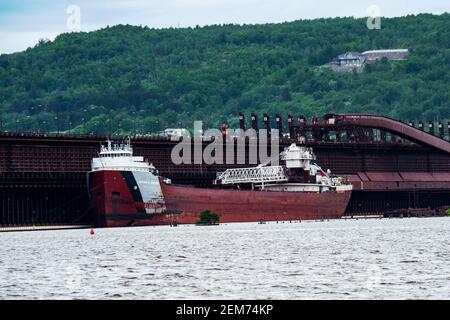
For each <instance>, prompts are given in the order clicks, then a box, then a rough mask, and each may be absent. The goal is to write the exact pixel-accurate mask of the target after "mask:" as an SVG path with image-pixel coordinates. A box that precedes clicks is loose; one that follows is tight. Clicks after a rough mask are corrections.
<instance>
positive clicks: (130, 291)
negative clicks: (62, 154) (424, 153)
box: [0, 218, 450, 299]
mask: <svg viewBox="0 0 450 320" xmlns="http://www.w3.org/2000/svg"><path fill="white" fill-rule="evenodd" d="M449 232H450V219H449V218H430V219H413V218H411V219H398V220H396V219H382V220H358V221H325V222H310V223H292V224H289V223H278V224H276V223H267V224H264V225H259V224H257V223H249V224H226V225H220V226H218V227H214V228H209V227H208V228H206V227H205V228H203V227H196V226H179V227H177V228H170V227H157V228H155V227H148V228H147V227H145V228H123V229H99V230H97V231H96V233H95V235H94V236H91V235H89V231H88V230H66V231H46V232H30V233H22V232H20V233H1V234H0V241H1V242H2V249H0V250H3V252H0V257H1V260H0V287H1V288H3V290H1V291H0V299H24V298H26V299H312V298H314V299H371V298H377V299H379V298H386V299H417V298H419V299H420V298H422V299H434V298H437V299H449V298H450V277H449V276H448V274H449V273H450V265H449V264H448V260H449V258H450V252H449V251H448V247H449V245H450V237H448V234H449Z"/></svg>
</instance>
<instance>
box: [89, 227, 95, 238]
mask: <svg viewBox="0 0 450 320" xmlns="http://www.w3.org/2000/svg"><path fill="white" fill-rule="evenodd" d="M94 233H95V232H94V228H91V232H90V234H91V235H92V236H93V235H94Z"/></svg>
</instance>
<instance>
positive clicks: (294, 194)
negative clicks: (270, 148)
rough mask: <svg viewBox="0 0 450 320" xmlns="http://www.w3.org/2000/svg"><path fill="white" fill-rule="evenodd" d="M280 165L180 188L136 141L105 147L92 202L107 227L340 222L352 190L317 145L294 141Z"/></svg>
mask: <svg viewBox="0 0 450 320" xmlns="http://www.w3.org/2000/svg"><path fill="white" fill-rule="evenodd" d="M280 159H281V163H280V165H268V164H261V165H258V166H257V167H253V168H235V169H228V170H226V171H224V172H221V173H218V174H217V178H216V180H215V181H214V185H215V186H214V187H213V188H195V187H191V186H187V185H175V184H172V183H171V181H170V180H169V179H164V178H163V177H160V176H159V175H158V173H157V171H156V169H155V168H154V167H153V166H152V165H151V164H150V163H149V162H148V161H146V160H144V158H143V157H136V156H133V149H132V147H131V144H130V140H127V141H126V142H122V143H116V144H112V142H111V141H108V142H107V145H106V146H102V147H101V150H100V153H99V156H98V157H96V158H93V159H92V171H90V172H89V173H88V186H89V191H90V197H91V204H92V208H93V211H94V215H95V217H96V225H97V226H99V227H126V226H147V225H169V224H171V225H172V224H195V223H197V221H198V218H199V215H200V214H201V213H202V212H203V211H206V210H209V211H211V212H214V213H217V214H219V216H220V222H225V223H227V222H261V221H264V222H265V221H292V220H294V221H298V220H317V219H336V218H340V217H341V216H342V215H343V213H344V211H345V209H346V207H347V204H348V202H349V200H350V196H351V192H352V185H351V184H349V183H346V182H345V181H344V179H343V178H341V177H333V176H331V174H330V172H329V171H327V172H325V171H324V170H322V169H321V168H320V166H319V165H318V164H317V163H316V157H315V155H314V153H313V151H312V149H311V148H306V147H299V146H297V145H295V144H292V145H291V146H289V147H288V148H286V149H285V150H284V151H283V152H282V153H281V154H280Z"/></svg>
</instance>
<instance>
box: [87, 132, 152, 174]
mask: <svg viewBox="0 0 450 320" xmlns="http://www.w3.org/2000/svg"><path fill="white" fill-rule="evenodd" d="M91 167H92V171H99V170H116V171H144V172H150V171H153V170H154V169H155V168H154V167H153V165H151V164H149V163H148V162H147V161H145V160H144V157H140V156H139V157H135V156H133V148H132V147H131V144H130V139H127V140H126V141H125V142H121V143H115V144H113V143H112V142H111V140H108V141H107V144H106V146H104V145H102V146H101V148H100V153H99V156H98V157H97V158H93V159H92V163H91Z"/></svg>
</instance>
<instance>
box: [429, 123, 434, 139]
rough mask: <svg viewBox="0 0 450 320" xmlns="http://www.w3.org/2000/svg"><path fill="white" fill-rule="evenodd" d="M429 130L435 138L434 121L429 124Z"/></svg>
mask: <svg viewBox="0 0 450 320" xmlns="http://www.w3.org/2000/svg"><path fill="white" fill-rule="evenodd" d="M428 128H429V130H428V132H429V133H430V134H432V135H433V136H434V123H433V122H432V121H430V122H429V124H428Z"/></svg>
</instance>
